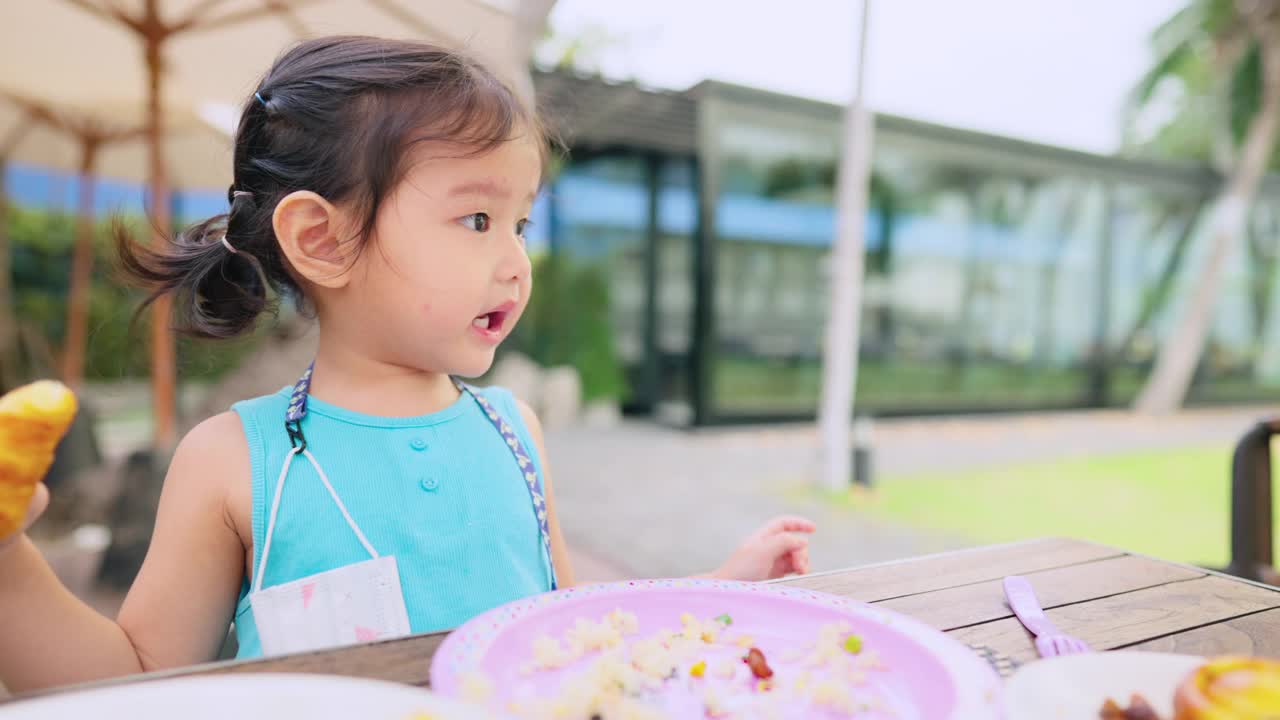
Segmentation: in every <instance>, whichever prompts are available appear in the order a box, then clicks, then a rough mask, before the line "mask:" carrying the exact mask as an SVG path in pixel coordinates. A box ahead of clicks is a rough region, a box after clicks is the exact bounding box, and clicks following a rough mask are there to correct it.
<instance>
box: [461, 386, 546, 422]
mask: <svg viewBox="0 0 1280 720" xmlns="http://www.w3.org/2000/svg"><path fill="white" fill-rule="evenodd" d="M468 387H470V388H471V390H472V391H473V392H476V393H479V394H480V395H481V396H482V397H484V399H485V400H488V401H489V404H490V405H492V406H493V407H494V409H495V410H497V411H498V414H499V415H501V416H502V418H503V419H504V420H506V421H507V422H512V423H519V424H520V425H522V426H524V425H535V424H537V418H536V417H535V416H534V414H533V410H532V409H530V407H529V405H528V404H527V403H525V402H524V401H523V400H521V399H520V398H519V397H517V396H516V394H515V393H513V392H512V391H511V390H509V389H507V388H505V387H502V386H501V385H489V386H487V387H482V388H481V387H476V386H474V385H471V386H468Z"/></svg>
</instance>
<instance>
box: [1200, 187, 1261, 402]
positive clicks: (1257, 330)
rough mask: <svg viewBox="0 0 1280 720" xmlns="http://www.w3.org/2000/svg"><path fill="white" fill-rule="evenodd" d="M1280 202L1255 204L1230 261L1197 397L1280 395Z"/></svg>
mask: <svg viewBox="0 0 1280 720" xmlns="http://www.w3.org/2000/svg"><path fill="white" fill-rule="evenodd" d="M1278 247H1280V203H1277V202H1275V201H1274V199H1272V200H1271V201H1269V202H1268V201H1267V199H1265V198H1264V199H1261V200H1259V201H1258V202H1257V203H1255V205H1254V208H1253V212H1252V214H1251V216H1250V219H1249V224H1248V227H1247V229H1246V233H1245V237H1244V238H1243V239H1242V241H1241V242H1240V243H1238V244H1237V245H1236V250H1235V252H1234V253H1233V254H1232V256H1231V260H1230V261H1229V262H1228V264H1227V273H1226V277H1225V278H1224V279H1223V283H1222V290H1221V292H1220V293H1219V296H1218V306H1217V309H1216V313H1215V315H1214V324H1213V327H1212V329H1211V330H1210V333H1209V338H1208V341H1207V343H1206V347H1205V354H1204V357H1203V359H1202V360H1201V365H1200V370H1199V373H1198V374H1197V377H1196V383H1195V384H1194V385H1193V386H1192V389H1191V393H1190V396H1189V400H1190V401H1192V402H1222V401H1233V402H1258V401H1263V400H1274V399H1276V398H1280V345H1278V343H1280V337H1278V335H1280V328H1278V327H1277V325H1278V323H1276V322H1275V318H1276V314H1275V313H1276V304H1277V300H1278V299H1277V297H1276V296H1277V293H1276V275H1277V271H1280V268H1278V267H1277V258H1278V257H1280V254H1278V253H1277V248H1278Z"/></svg>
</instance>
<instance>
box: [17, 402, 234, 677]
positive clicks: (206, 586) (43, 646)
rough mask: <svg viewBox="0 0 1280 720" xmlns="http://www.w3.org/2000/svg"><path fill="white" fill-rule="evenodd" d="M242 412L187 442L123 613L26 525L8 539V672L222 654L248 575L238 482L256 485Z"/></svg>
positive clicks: (98, 668)
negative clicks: (114, 616)
mask: <svg viewBox="0 0 1280 720" xmlns="http://www.w3.org/2000/svg"><path fill="white" fill-rule="evenodd" d="M249 475H250V469H249V452H248V448H247V446H246V444H245V440H244V434H243V432H242V431H241V429H240V423H239V420H238V418H237V417H236V416H235V415H233V414H231V413H225V414H223V415H219V416H217V417H214V418H211V419H210V420H207V421H206V422H204V423H202V424H201V425H199V426H198V427H196V428H195V429H194V430H192V431H191V433H190V434H189V435H187V437H186V438H185V439H184V440H183V441H182V443H181V444H179V446H178V449H177V451H176V453H175V454H174V457H173V462H172V464H171V465H170V467H169V473H168V475H167V476H166V478H165V483H164V489H163V491H162V492H161V495H160V508H159V513H158V515H157V516H156V524H155V530H154V532H153V533H152V537H151V546H150V548H149V549H148V551H147V557H146V560H145V561H144V562H143V566H142V570H141V571H140V572H139V574H138V578H137V580H136V581H135V582H134V584H133V587H132V588H131V589H130V591H129V594H128V597H127V598H126V599H125V603H124V607H123V608H122V609H121V611H120V616H119V619H118V620H116V621H112V620H110V619H109V618H106V617H104V616H102V615H100V614H98V613H97V612H96V611H95V610H93V609H92V608H90V607H89V606H88V605H86V604H84V603H83V602H81V601H80V600H78V599H77V598H76V597H75V596H74V595H72V594H71V592H70V591H68V590H67V589H66V588H65V587H64V586H63V585H62V584H61V583H60V582H59V581H58V579H57V577H56V576H55V575H54V574H53V571H52V570H51V569H50V568H49V565H48V564H47V563H46V562H45V561H44V559H43V558H42V557H41V556H40V553H39V551H38V550H37V549H36V547H35V545H34V544H32V543H31V541H30V540H29V539H28V538H27V537H25V536H19V537H18V538H17V539H16V540H14V541H12V542H9V543H7V544H5V545H4V546H2V547H0V682H3V683H4V684H5V685H6V686H8V688H9V689H10V690H11V691H14V692H23V691H28V690H33V689H38V688H44V687H49V686H54V685H63V684H68V683H76V682H84V681H88V680H96V679H101V678H107V677H113V676H118V675H127V674H130V673H137V672H142V671H150V670H156V669H160V668H169V667H175V666H180V665H186V664H191V663H195V662H201V661H207V660H211V659H213V658H214V657H216V655H217V652H218V649H219V648H220V647H221V645H222V642H223V640H224V639H225V637H226V633H227V628H228V625H229V623H230V621H231V617H232V614H233V611H234V607H235V602H236V595H237V591H238V588H239V587H240V582H241V578H242V577H243V576H244V556H245V547H244V544H243V543H242V542H241V540H240V535H239V534H238V533H237V531H236V528H235V525H234V523H233V522H232V521H231V517H230V515H229V514H228V502H227V501H228V490H229V489H230V488H233V487H236V484H239V486H240V487H243V488H244V492H246V493H247V492H248V487H249Z"/></svg>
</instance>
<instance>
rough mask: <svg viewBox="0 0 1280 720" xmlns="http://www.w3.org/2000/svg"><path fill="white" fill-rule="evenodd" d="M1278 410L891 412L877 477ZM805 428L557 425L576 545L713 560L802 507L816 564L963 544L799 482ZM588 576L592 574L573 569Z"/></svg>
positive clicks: (1156, 439)
mask: <svg viewBox="0 0 1280 720" xmlns="http://www.w3.org/2000/svg"><path fill="white" fill-rule="evenodd" d="M1272 412H1275V409H1274V408H1271V409H1268V408H1260V407H1259V408H1232V409H1225V410H1218V409H1215V410H1203V411H1192V412H1184V413H1181V414H1178V415H1175V416H1171V417H1166V418H1139V417H1135V416H1133V415H1131V414H1129V413H1125V412H1112V411H1100V412H1079V413H1058V414H1033V415H1021V416H1001V417H996V416H991V417H967V418H945V419H936V418H935V419H912V420H895V421H886V422H883V423H881V424H880V425H879V426H878V428H877V430H876V433H875V446H876V458H875V463H876V466H877V470H878V475H879V476H880V477H885V476H894V477H903V476H909V474H911V473H916V472H928V471H932V470H939V469H949V468H950V469H955V468H972V467H981V466H993V465H1002V464H1009V463H1017V462H1033V461H1047V460H1053V459H1060V458H1065V457H1075V456H1081V455H1095V454H1107V453H1117V452H1132V451H1135V450H1158V449H1162V448H1172V447H1184V446H1187V445H1225V444H1229V443H1231V442H1233V441H1234V440H1235V439H1236V438H1238V437H1239V436H1240V435H1241V434H1242V433H1243V432H1244V431H1245V430H1246V429H1247V428H1248V427H1249V426H1250V424H1251V423H1252V422H1253V421H1255V420H1256V419H1258V418H1261V417H1265V416H1267V415H1268V414H1270V413H1272ZM814 438H815V433H814V428H813V427H812V426H802V425H794V426H788V427H755V428H746V429H726V430H708V431H701V432H694V433H690V432H684V431H676V430H668V429H663V428H659V427H655V426H653V425H651V424H647V423H626V424H624V425H622V426H620V427H618V428H613V429H595V430H593V429H573V430H561V431H555V432H551V433H549V435H548V439H547V442H548V453H549V454H550V456H551V463H552V471H553V477H554V480H555V486H556V496H557V500H558V503H559V507H560V515H561V518H562V523H563V525H564V527H565V533H566V535H567V536H568V538H569V541H570V543H571V544H572V545H573V546H574V547H575V548H577V549H578V550H579V552H581V553H583V554H585V555H587V556H588V557H590V558H592V559H593V560H595V561H598V562H603V563H605V564H606V565H608V566H611V567H613V568H615V569H616V570H617V571H618V572H620V573H622V574H633V575H640V576H663V575H680V574H691V573H696V572H703V571H707V570H710V569H713V568H714V567H715V566H716V565H718V564H719V562H720V561H721V560H722V559H723V558H724V557H726V556H727V554H728V553H729V552H730V551H731V550H732V549H733V548H734V547H735V546H736V542H737V541H738V540H739V539H740V538H741V537H742V536H743V535H745V534H746V533H748V532H749V531H750V530H751V529H752V528H754V527H755V526H756V525H757V524H759V523H760V522H762V521H764V520H765V519H767V518H768V517H770V516H772V515H775V514H778V513H783V512H787V513H791V512H795V513H801V514H805V515H808V516H810V517H812V518H813V519H814V520H815V521H816V522H817V523H818V525H819V528H820V529H819V532H818V534H817V535H816V536H815V537H814V540H813V562H814V568H815V570H826V569H833V568H837V567H842V566H847V565H854V564H861V563H868V562H878V561H883V560H891V559H896V558H900V557H906V556H910V555H916V554H920V553H925V552H933V551H938V550H942V549H948V548H953V547H957V546H962V545H964V544H966V541H965V540H964V539H963V538H957V537H948V536H943V535H937V534H931V533H925V532H920V531H917V530H909V529H905V528H903V527H900V526H897V525H892V524H888V523H886V522H884V521H879V520H877V519H874V518H870V517H866V516H861V515H858V514H856V513H853V512H851V511H849V510H847V509H834V508H832V507H831V506H830V505H829V504H828V503H826V502H823V501H822V500H821V499H820V497H818V496H816V495H815V494H812V493H807V492H803V491H802V489H803V488H805V487H807V483H808V481H809V480H810V478H812V477H813V476H814V474H815V473H814V470H815V466H814V458H815V455H816V451H815V450H814V448H815V440H814ZM579 574H580V575H582V576H583V577H589V573H586V572H581V571H580V572H579Z"/></svg>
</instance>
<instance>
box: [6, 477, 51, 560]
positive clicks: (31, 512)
mask: <svg viewBox="0 0 1280 720" xmlns="http://www.w3.org/2000/svg"><path fill="white" fill-rule="evenodd" d="M48 507H49V488H48V487H46V486H45V484H44V483H39V484H38V485H36V491H35V494H33V495H32V496H31V504H29V505H27V515H26V517H25V518H24V519H23V521H22V523H21V524H19V525H18V529H17V531H15V532H14V533H13V534H12V535H9V536H8V537H0V553H2V552H4V551H5V550H7V549H9V546H10V545H13V543H14V541H16V540H17V539H18V538H20V537H22V533H24V532H26V530H27V528H29V527H31V525H32V523H34V522H35V521H36V519H37V518H39V517H40V516H41V515H42V514H44V511H45V509H47V508H48Z"/></svg>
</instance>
